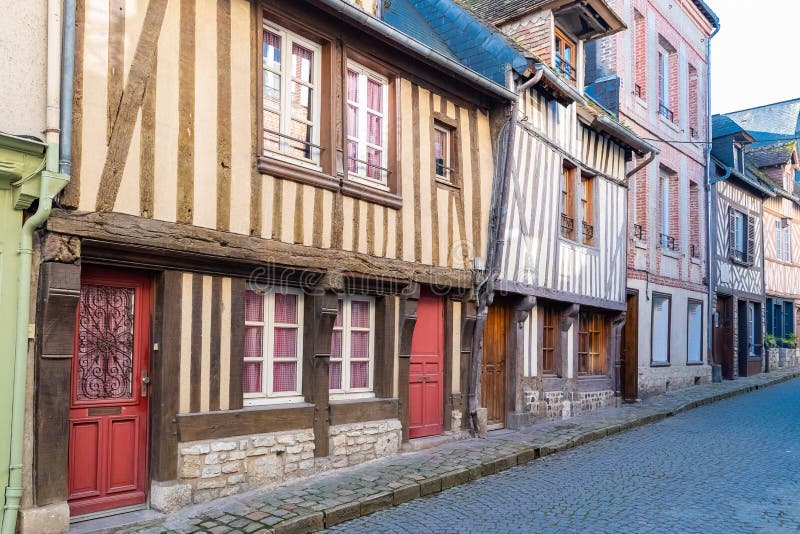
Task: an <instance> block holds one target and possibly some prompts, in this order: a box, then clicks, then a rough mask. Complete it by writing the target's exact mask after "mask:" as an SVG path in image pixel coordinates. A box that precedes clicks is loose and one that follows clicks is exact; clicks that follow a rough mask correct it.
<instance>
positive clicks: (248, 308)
mask: <svg viewBox="0 0 800 534" xmlns="http://www.w3.org/2000/svg"><path fill="white" fill-rule="evenodd" d="M263 308H264V298H263V297H262V296H261V295H260V294H259V293H257V292H255V291H251V290H248V291H246V292H245V294H244V320H245V321H252V322H256V323H260V322H262V321H263V320H264V312H263Z"/></svg>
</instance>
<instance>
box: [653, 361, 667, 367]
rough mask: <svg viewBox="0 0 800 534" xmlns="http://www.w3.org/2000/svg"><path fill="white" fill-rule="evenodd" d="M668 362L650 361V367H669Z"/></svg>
mask: <svg viewBox="0 0 800 534" xmlns="http://www.w3.org/2000/svg"><path fill="white" fill-rule="evenodd" d="M669 366H670V363H669V362H650V367H669Z"/></svg>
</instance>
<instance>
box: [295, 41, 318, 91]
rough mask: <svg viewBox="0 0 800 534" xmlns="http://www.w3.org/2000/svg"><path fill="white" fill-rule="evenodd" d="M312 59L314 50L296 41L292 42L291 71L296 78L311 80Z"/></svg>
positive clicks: (309, 81) (308, 81)
mask: <svg viewBox="0 0 800 534" xmlns="http://www.w3.org/2000/svg"><path fill="white" fill-rule="evenodd" d="M313 60H314V52H312V51H311V50H309V49H307V48H304V47H302V46H300V45H299V44H297V43H292V67H293V68H292V71H293V72H294V77H295V79H296V80H302V81H304V82H306V83H311V82H312V79H311V72H312V68H311V67H312V64H313V63H312V62H313Z"/></svg>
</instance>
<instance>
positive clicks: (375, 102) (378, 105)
mask: <svg viewBox="0 0 800 534" xmlns="http://www.w3.org/2000/svg"><path fill="white" fill-rule="evenodd" d="M367 108H368V109H371V110H372V111H377V112H379V113H380V112H383V84H381V83H379V82H376V81H375V80H369V81H367Z"/></svg>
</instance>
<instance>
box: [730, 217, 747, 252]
mask: <svg viewBox="0 0 800 534" xmlns="http://www.w3.org/2000/svg"><path fill="white" fill-rule="evenodd" d="M747 217H748V215H747V214H746V213H742V212H741V211H739V210H736V212H735V214H734V216H733V224H734V227H733V237H734V239H733V250H735V251H737V252H741V253H742V254H744V255H745V257H747V252H748V251H747V224H748V222H747ZM740 220H741V221H743V223H742V226H741V230H742V234H741V238H742V243H741V245H742V248H739V246H738V245H739V229H740V226H739V221H740Z"/></svg>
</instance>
